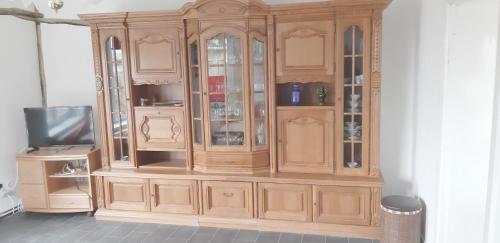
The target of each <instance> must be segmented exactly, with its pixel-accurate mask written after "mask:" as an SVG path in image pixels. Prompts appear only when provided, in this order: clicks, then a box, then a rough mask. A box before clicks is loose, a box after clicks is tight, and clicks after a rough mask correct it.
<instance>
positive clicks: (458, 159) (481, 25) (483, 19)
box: [438, 0, 500, 242]
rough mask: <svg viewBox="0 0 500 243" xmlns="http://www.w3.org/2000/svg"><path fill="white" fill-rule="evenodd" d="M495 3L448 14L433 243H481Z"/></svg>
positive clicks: (480, 0)
mask: <svg viewBox="0 0 500 243" xmlns="http://www.w3.org/2000/svg"><path fill="white" fill-rule="evenodd" d="M499 4H500V3H499V2H498V1H497V0H474V1H462V2H460V3H457V4H456V5H452V6H450V7H449V10H448V63H447V73H446V81H445V86H444V87H445V89H444V106H443V135H442V136H443V140H442V147H441V148H442V161H441V170H440V179H441V183H440V188H439V193H440V199H439V207H438V210H439V216H438V242H485V235H484V234H485V229H486V228H487V224H486V223H487V222H486V219H487V213H488V212H487V204H488V185H489V181H488V180H489V175H490V173H489V171H490V165H491V164H490V155H491V154H490V151H491V142H492V133H493V130H492V125H493V107H494V106H493V105H494V95H495V79H496V67H497V66H496V61H497V60H496V58H497V44H498V20H499V10H500V5H499ZM478 16H480V17H478ZM464 219H466V220H464ZM456 232H461V233H460V234H457V233H456Z"/></svg>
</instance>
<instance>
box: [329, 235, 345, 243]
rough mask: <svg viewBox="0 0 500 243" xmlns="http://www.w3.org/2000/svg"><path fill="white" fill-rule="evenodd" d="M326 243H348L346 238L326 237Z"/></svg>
mask: <svg viewBox="0 0 500 243" xmlns="http://www.w3.org/2000/svg"><path fill="white" fill-rule="evenodd" d="M326 243H348V240H347V238H341V237H332V236H327V237H326Z"/></svg>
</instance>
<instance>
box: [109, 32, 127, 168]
mask: <svg viewBox="0 0 500 243" xmlns="http://www.w3.org/2000/svg"><path fill="white" fill-rule="evenodd" d="M106 70H107V82H108V83H107V87H108V89H107V92H108V97H109V104H110V111H109V112H110V115H111V123H110V124H109V125H110V126H111V127H110V128H109V129H110V130H111V135H112V136H111V137H110V142H111V147H110V150H111V156H112V157H111V161H129V124H128V113H127V93H126V92H127V91H126V89H127V84H126V80H125V70H124V58H123V50H122V43H121V42H120V40H119V39H118V38H117V37H114V36H111V37H109V38H108V39H107V40H106Z"/></svg>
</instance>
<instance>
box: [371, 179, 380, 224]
mask: <svg viewBox="0 0 500 243" xmlns="http://www.w3.org/2000/svg"><path fill="white" fill-rule="evenodd" d="M380 191H381V189H380V188H379V187H375V188H372V189H371V194H372V201H371V207H372V210H371V211H372V217H371V218H372V220H371V225H372V226H380V203H381V194H380Z"/></svg>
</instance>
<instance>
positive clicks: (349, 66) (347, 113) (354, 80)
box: [344, 26, 364, 168]
mask: <svg viewBox="0 0 500 243" xmlns="http://www.w3.org/2000/svg"><path fill="white" fill-rule="evenodd" d="M363 38H364V37H363V31H362V30H361V28H360V27H358V26H351V27H350V28H349V29H348V30H347V31H346V32H345V33H344V42H345V43H344V52H345V53H344V54H345V57H344V167H346V168H361V167H362V166H363V165H362V147H363V144H362V139H363V131H362V127H363V83H364V75H363V41H364V40H363Z"/></svg>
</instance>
